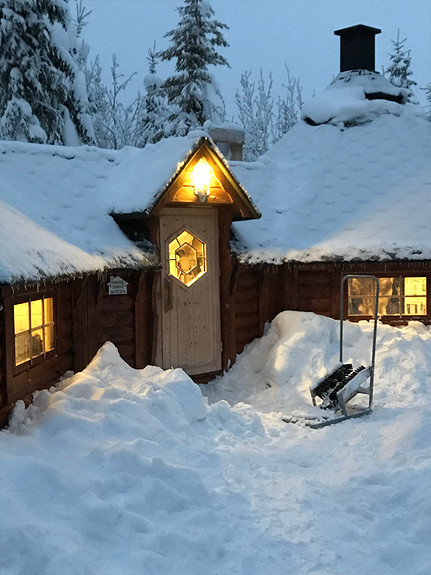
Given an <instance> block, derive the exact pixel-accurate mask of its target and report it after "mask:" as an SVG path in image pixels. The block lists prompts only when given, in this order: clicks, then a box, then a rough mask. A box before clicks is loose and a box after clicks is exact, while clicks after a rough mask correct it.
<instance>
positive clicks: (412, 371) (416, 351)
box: [203, 311, 431, 413]
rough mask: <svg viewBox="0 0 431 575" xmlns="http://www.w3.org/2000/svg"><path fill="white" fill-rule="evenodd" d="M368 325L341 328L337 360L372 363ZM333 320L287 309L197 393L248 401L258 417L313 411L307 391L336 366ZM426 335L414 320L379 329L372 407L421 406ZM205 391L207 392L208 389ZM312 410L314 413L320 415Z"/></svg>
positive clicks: (429, 374) (430, 373) (426, 377)
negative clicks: (220, 374)
mask: <svg viewBox="0 0 431 575" xmlns="http://www.w3.org/2000/svg"><path fill="white" fill-rule="evenodd" d="M373 327H374V323H373V322H367V321H361V322H359V323H350V322H344V346H343V360H344V362H345V363H352V364H353V366H354V367H358V366H360V365H364V366H368V365H371V350H372V338H373ZM339 342H340V338H339V322H338V321H335V320H333V319H330V318H326V317H323V316H319V315H316V314H313V313H304V312H294V311H285V312H282V313H280V314H279V315H278V316H277V317H276V318H275V319H274V321H273V322H272V324H271V326H269V328H268V331H267V333H266V335H264V336H263V337H262V338H260V339H257V340H255V341H254V342H252V343H251V344H249V345H248V346H246V348H245V350H244V351H243V353H242V354H240V355H239V356H238V358H237V362H236V363H235V365H234V366H233V367H232V369H231V370H230V371H229V372H227V373H226V374H224V375H223V377H221V378H219V379H217V380H215V381H214V382H213V383H210V384H208V386H206V387H205V388H203V391H204V393H205V394H206V395H208V397H209V398H210V400H212V394H214V396H215V398H216V399H217V398H218V397H220V395H222V396H223V397H224V398H225V399H227V400H228V401H229V403H230V404H231V405H235V404H237V403H240V402H246V403H251V404H252V405H253V406H254V407H255V408H256V409H258V410H259V411H263V412H273V411H274V409H275V407H276V406H278V408H279V409H281V410H282V412H283V411H284V412H285V413H286V412H287V413H292V412H296V411H299V412H302V413H307V412H313V411H314V410H313V409H312V408H310V401H311V400H310V386H311V385H313V384H315V383H316V381H318V380H319V379H320V378H322V377H324V376H325V374H326V373H328V372H330V371H332V370H333V369H334V368H335V367H336V366H337V365H338V364H339V353H340V344H339ZM430 353H431V329H430V328H429V327H426V326H424V325H423V324H422V323H420V322H410V323H409V325H408V326H407V327H405V328H402V329H400V328H393V327H391V326H388V325H384V324H379V326H378V331H377V352H376V368H375V390H374V403H375V408H376V409H380V408H385V407H391V408H394V407H405V406H410V407H413V406H420V405H423V404H426V403H428V402H429V400H428V394H429V393H431V367H430V366H429V365H428V364H427V361H428V360H429V357H430V356H429V354H430ZM206 390H208V391H206ZM319 411H320V410H319V409H317V411H316V413H319Z"/></svg>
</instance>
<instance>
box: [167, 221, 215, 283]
mask: <svg viewBox="0 0 431 575" xmlns="http://www.w3.org/2000/svg"><path fill="white" fill-rule="evenodd" d="M206 271H207V258H206V245H205V243H204V242H202V241H201V240H200V239H199V238H197V237H196V236H195V235H193V234H192V233H191V232H189V231H187V230H185V231H184V232H182V233H181V234H179V235H178V236H177V237H176V238H175V239H174V240H172V241H171V242H169V274H170V275H171V276H173V277H174V278H176V279H177V280H179V281H180V282H181V283H183V284H184V285H185V286H187V287H189V286H191V285H192V284H194V283H195V281H197V280H198V279H199V278H200V277H202V276H203V275H204V273H206Z"/></svg>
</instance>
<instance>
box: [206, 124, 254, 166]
mask: <svg viewBox="0 0 431 575" xmlns="http://www.w3.org/2000/svg"><path fill="white" fill-rule="evenodd" d="M204 128H206V129H207V130H208V133H209V135H210V136H211V138H212V139H213V140H214V143H215V144H216V146H217V147H218V148H219V149H220V151H221V153H222V154H223V155H224V157H225V158H226V159H227V160H242V148H243V145H244V130H243V129H242V128H240V127H239V126H237V125H235V124H223V125H222V126H215V125H214V124H211V123H210V122H205V124H204Z"/></svg>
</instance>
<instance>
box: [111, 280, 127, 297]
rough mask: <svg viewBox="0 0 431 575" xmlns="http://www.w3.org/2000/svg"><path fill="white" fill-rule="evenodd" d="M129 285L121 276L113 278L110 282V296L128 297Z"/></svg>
mask: <svg viewBox="0 0 431 575" xmlns="http://www.w3.org/2000/svg"><path fill="white" fill-rule="evenodd" d="M128 285H129V284H128V283H127V282H126V280H123V278H120V276H115V277H114V276H111V277H110V279H109V282H108V294H109V295H127V286H128Z"/></svg>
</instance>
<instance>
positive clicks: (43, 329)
mask: <svg viewBox="0 0 431 575" xmlns="http://www.w3.org/2000/svg"><path fill="white" fill-rule="evenodd" d="M13 307H14V309H13V311H14V332H15V365H20V364H22V363H25V362H27V361H32V360H33V358H35V357H38V356H40V355H45V354H46V353H47V352H48V351H51V350H53V349H54V301H53V298H52V297H48V298H41V299H36V300H29V301H27V302H24V303H19V304H16V305H14V306H13Z"/></svg>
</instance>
